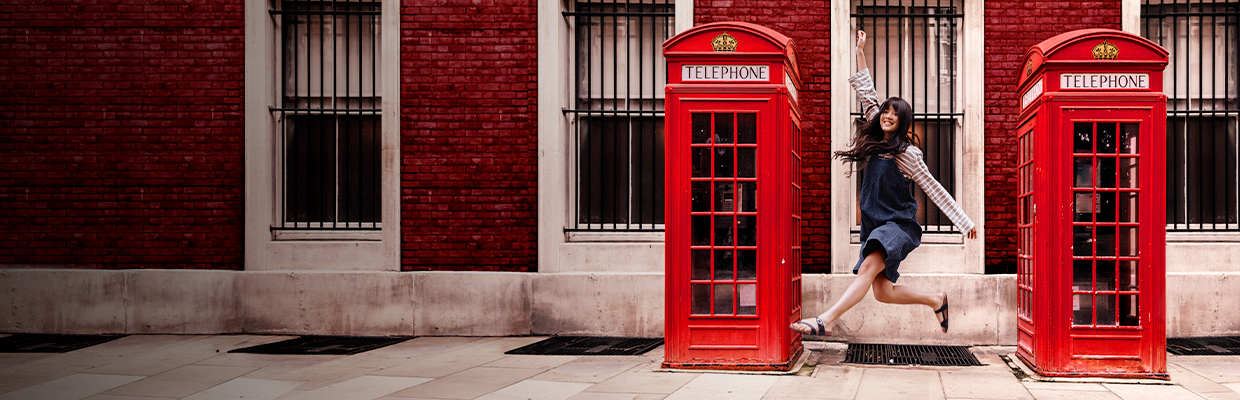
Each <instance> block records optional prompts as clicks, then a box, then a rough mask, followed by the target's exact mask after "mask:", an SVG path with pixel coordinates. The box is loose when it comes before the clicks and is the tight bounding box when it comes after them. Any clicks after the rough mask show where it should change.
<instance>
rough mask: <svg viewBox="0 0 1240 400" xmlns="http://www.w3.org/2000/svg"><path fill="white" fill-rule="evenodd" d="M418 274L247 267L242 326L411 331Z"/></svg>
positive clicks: (355, 332) (320, 331)
mask: <svg viewBox="0 0 1240 400" xmlns="http://www.w3.org/2000/svg"><path fill="white" fill-rule="evenodd" d="M413 277H414V275H413V274H410V273H403V272H248V271H247V272H243V273H240V276H239V277H238V279H239V281H238V285H237V286H238V288H237V294H238V297H239V302H240V304H241V315H242V326H243V328H242V329H243V331H244V332H246V333H264V334H315V335H349V336H410V335H413V334H414V330H413V320H414V318H413V310H414V309H416V308H417V306H418V305H417V303H416V302H415V299H416V297H415V296H414V293H413V291H414V289H413Z"/></svg>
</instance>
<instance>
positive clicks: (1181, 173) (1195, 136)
mask: <svg viewBox="0 0 1240 400" xmlns="http://www.w3.org/2000/svg"><path fill="white" fill-rule="evenodd" d="M1237 19H1240V4H1238V2H1236V1H1217V2H1216V1H1200V0H1198V1H1184V2H1180V1H1161V0H1144V1H1142V5H1141V34H1142V35H1143V36H1145V37H1146V38H1148V39H1150V40H1152V41H1154V42H1155V43H1158V44H1159V45H1161V46H1163V48H1166V49H1167V51H1168V52H1169V53H1170V54H1169V58H1170V60H1169V63H1168V65H1167V69H1166V70H1165V71H1164V72H1163V91H1164V92H1166V93H1167V230H1168V231H1231V232H1236V231H1240V221H1237V214H1240V169H1237V159H1240V142H1237V137H1236V136H1237V116H1238V115H1240V104H1238V101H1237V80H1238V79H1240V58H1238V55H1237V49H1236V46H1237V45H1236V43H1237V42H1240V35H1238V34H1237Z"/></svg>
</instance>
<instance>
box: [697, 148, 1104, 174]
mask: <svg viewBox="0 0 1240 400" xmlns="http://www.w3.org/2000/svg"><path fill="white" fill-rule="evenodd" d="M732 152H733V149H732V148H731V147H716V148H715V177H716V178H731V177H732V176H733V175H732V165H733V163H734V159H733V158H732ZM1112 181H1114V179H1112Z"/></svg>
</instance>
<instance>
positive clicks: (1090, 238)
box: [1072, 226, 1094, 256]
mask: <svg viewBox="0 0 1240 400" xmlns="http://www.w3.org/2000/svg"><path fill="white" fill-rule="evenodd" d="M1093 244H1094V227H1092V226H1074V227H1072V255H1074V256H1092V255H1094V246H1093Z"/></svg>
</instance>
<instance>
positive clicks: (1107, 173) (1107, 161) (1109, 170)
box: [1098, 157, 1115, 188]
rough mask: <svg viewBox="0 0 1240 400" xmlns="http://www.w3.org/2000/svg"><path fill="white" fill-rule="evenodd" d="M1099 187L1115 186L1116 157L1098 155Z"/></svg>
mask: <svg viewBox="0 0 1240 400" xmlns="http://www.w3.org/2000/svg"><path fill="white" fill-rule="evenodd" d="M1098 187H1100V188H1113V187H1115V159H1114V158H1111V157H1098Z"/></svg>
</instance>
